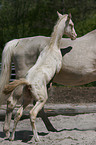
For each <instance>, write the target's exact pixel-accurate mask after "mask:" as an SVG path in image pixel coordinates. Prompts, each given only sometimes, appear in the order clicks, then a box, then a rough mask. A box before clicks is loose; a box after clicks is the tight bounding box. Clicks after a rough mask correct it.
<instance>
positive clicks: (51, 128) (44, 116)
mask: <svg viewBox="0 0 96 145" xmlns="http://www.w3.org/2000/svg"><path fill="white" fill-rule="evenodd" d="M38 116H39V117H41V118H42V120H43V122H44V124H45V126H46V128H47V130H48V131H52V132H57V130H56V129H55V128H54V126H53V125H52V123H51V122H50V120H49V119H48V117H47V114H46V113H45V111H44V107H43V108H42V109H41V110H40V112H39V113H38Z"/></svg>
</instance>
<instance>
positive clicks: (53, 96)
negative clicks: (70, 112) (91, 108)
mask: <svg viewBox="0 0 96 145" xmlns="http://www.w3.org/2000/svg"><path fill="white" fill-rule="evenodd" d="M95 102H96V87H63V86H59V87H55V86H53V87H52V88H51V89H50V90H49V98H48V101H47V103H59V104H60V103H61V104H63V103H72V104H76V103H95Z"/></svg>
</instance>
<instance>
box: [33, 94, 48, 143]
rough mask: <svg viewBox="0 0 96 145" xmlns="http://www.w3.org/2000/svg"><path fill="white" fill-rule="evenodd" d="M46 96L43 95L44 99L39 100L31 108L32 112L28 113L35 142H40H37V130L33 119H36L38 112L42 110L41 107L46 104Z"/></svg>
mask: <svg viewBox="0 0 96 145" xmlns="http://www.w3.org/2000/svg"><path fill="white" fill-rule="evenodd" d="M47 98H48V97H47V94H46V95H45V97H44V98H42V99H41V98H40V99H39V100H38V101H37V102H36V104H35V106H34V107H33V108H32V110H31V111H30V121H31V126H32V130H33V135H34V139H35V141H37V142H38V141H40V140H39V136H38V133H37V129H36V125H35V119H36V117H37V114H38V112H39V111H40V110H41V109H42V107H43V106H44V104H45V103H46V100H47Z"/></svg>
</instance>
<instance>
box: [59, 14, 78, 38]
mask: <svg viewBox="0 0 96 145" xmlns="http://www.w3.org/2000/svg"><path fill="white" fill-rule="evenodd" d="M57 14H58V16H59V18H60V19H65V27H64V34H65V35H67V36H68V37H70V38H71V39H72V40H75V39H76V37H77V34H76V32H75V29H74V23H73V22H72V20H71V13H70V14H69V15H66V14H65V15H62V14H60V13H59V12H57Z"/></svg>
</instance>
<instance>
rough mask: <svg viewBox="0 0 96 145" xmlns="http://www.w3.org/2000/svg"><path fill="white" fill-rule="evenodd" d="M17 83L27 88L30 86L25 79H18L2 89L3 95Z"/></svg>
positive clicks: (10, 90) (9, 91)
mask: <svg viewBox="0 0 96 145" xmlns="http://www.w3.org/2000/svg"><path fill="white" fill-rule="evenodd" d="M19 85H26V86H27V87H28V88H31V85H30V84H29V83H28V82H27V81H26V79H19V80H15V81H13V82H11V83H9V84H8V85H6V86H5V88H4V90H3V93H4V94H5V95H7V94H10V93H11V92H12V91H13V90H14V89H15V88H16V87H17V86H19Z"/></svg>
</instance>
